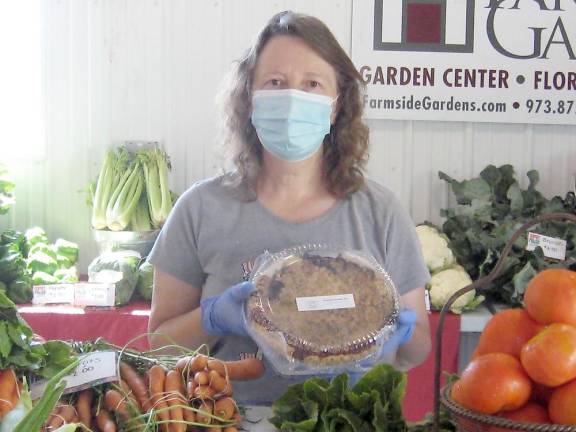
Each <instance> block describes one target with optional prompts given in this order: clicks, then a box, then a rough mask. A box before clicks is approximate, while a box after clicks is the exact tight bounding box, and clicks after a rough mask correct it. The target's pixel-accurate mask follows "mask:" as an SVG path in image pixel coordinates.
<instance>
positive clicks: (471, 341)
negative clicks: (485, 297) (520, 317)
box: [458, 305, 510, 371]
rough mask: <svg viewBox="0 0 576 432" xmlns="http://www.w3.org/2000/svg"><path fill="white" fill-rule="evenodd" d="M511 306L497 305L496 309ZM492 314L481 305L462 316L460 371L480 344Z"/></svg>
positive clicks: (459, 351)
mask: <svg viewBox="0 0 576 432" xmlns="http://www.w3.org/2000/svg"><path fill="white" fill-rule="evenodd" d="M507 307H510V306H504V305H496V309H497V310H500V309H505V308H507ZM491 317H492V314H491V313H490V311H489V310H488V309H487V308H486V307H484V306H480V307H478V309H476V310H473V311H468V312H464V313H463V314H462V316H461V317H460V346H459V347H458V348H459V349H458V371H462V370H463V369H464V368H465V367H466V365H467V364H468V362H469V361H470V356H471V355H472V353H473V352H474V349H475V348H476V345H477V344H478V338H479V337H480V333H482V330H484V326H485V325H486V323H487V322H488V320H490V318H491Z"/></svg>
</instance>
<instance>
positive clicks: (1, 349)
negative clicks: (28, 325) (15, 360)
mask: <svg viewBox="0 0 576 432" xmlns="http://www.w3.org/2000/svg"><path fill="white" fill-rule="evenodd" d="M11 350H12V343H11V342H10V338H9V337H8V329H7V328H6V323H5V322H3V321H0V356H2V358H4V359H5V358H7V357H8V355H10V351H11Z"/></svg>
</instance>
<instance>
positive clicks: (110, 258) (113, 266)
mask: <svg viewBox="0 0 576 432" xmlns="http://www.w3.org/2000/svg"><path fill="white" fill-rule="evenodd" d="M141 260H142V258H141V256H140V254H139V253H138V252H136V251H132V250H124V251H114V252H105V253H103V254H102V255H100V256H98V257H96V258H95V259H94V260H93V261H92V262H91V263H90V265H89V266H88V280H89V281H90V282H101V283H114V284H116V301H115V303H116V305H122V304H125V303H128V301H129V300H130V298H131V297H132V294H133V293H134V289H135V288H136V283H137V282H138V267H139V265H140V261H141Z"/></svg>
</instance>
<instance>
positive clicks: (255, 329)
mask: <svg viewBox="0 0 576 432" xmlns="http://www.w3.org/2000/svg"><path fill="white" fill-rule="evenodd" d="M253 282H254V285H255V287H256V292H255V293H254V294H253V295H252V296H251V297H250V298H249V300H248V302H247V305H246V316H247V321H248V326H249V329H250V330H251V331H252V333H253V336H254V338H255V340H256V341H257V342H261V343H263V344H264V345H265V348H268V349H269V350H272V351H273V352H274V354H276V355H279V356H280V357H283V358H284V359H285V360H286V361H289V362H302V363H305V364H308V365H317V366H322V365H341V364H345V363H350V362H352V363H353V362H355V361H357V360H361V359H364V358H366V357H367V356H368V355H370V354H371V353H373V352H374V351H375V350H376V349H377V347H378V344H379V342H380V340H381V339H382V338H385V337H386V335H387V334H388V333H390V332H391V331H392V330H393V328H394V324H395V320H396V316H397V313H398V297H397V293H396V290H395V288H394V285H393V284H392V281H391V280H390V279H389V278H388V276H387V275H386V273H385V272H383V271H381V270H379V269H376V268H374V267H371V266H368V265H364V264H363V263H362V264H360V263H358V262H355V260H351V259H349V258H348V257H345V256H344V255H342V254H340V255H337V256H335V257H330V256H322V255H316V254H310V253H306V254H303V255H302V256H290V257H289V258H288V259H284V260H282V261H281V263H280V265H276V266H275V268H274V270H273V271H268V272H262V273H258V272H257V273H256V275H255V277H254V278H253ZM316 296H328V297H327V298H328V299H340V298H342V297H346V296H347V298H350V297H352V298H353V306H351V305H350V304H348V305H347V306H346V307H342V308H338V309H332V308H331V306H330V307H327V308H326V309H321V310H306V309H303V308H302V307H300V308H299V305H301V303H299V301H302V299H304V300H306V299H310V298H311V297H312V298H313V299H312V300H314V298H317V297H316ZM323 298H326V297H323ZM330 305H333V304H332V303H330Z"/></svg>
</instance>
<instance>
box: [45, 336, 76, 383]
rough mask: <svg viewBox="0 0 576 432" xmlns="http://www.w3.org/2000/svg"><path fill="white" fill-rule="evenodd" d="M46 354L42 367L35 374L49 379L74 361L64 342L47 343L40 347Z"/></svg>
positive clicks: (70, 350) (68, 347)
mask: <svg viewBox="0 0 576 432" xmlns="http://www.w3.org/2000/svg"><path fill="white" fill-rule="evenodd" d="M41 347H42V349H43V350H44V352H45V353H46V354H45V356H44V365H43V367H42V368H40V370H38V372H37V374H38V375H40V376H43V377H45V378H51V377H53V376H54V375H56V374H57V373H58V372H60V371H61V370H62V369H63V368H65V367H67V366H68V365H70V364H71V363H72V362H73V361H74V355H73V352H72V349H71V348H70V346H69V345H68V344H67V343H66V342H62V341H48V342H45V343H43V344H42V345H41Z"/></svg>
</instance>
